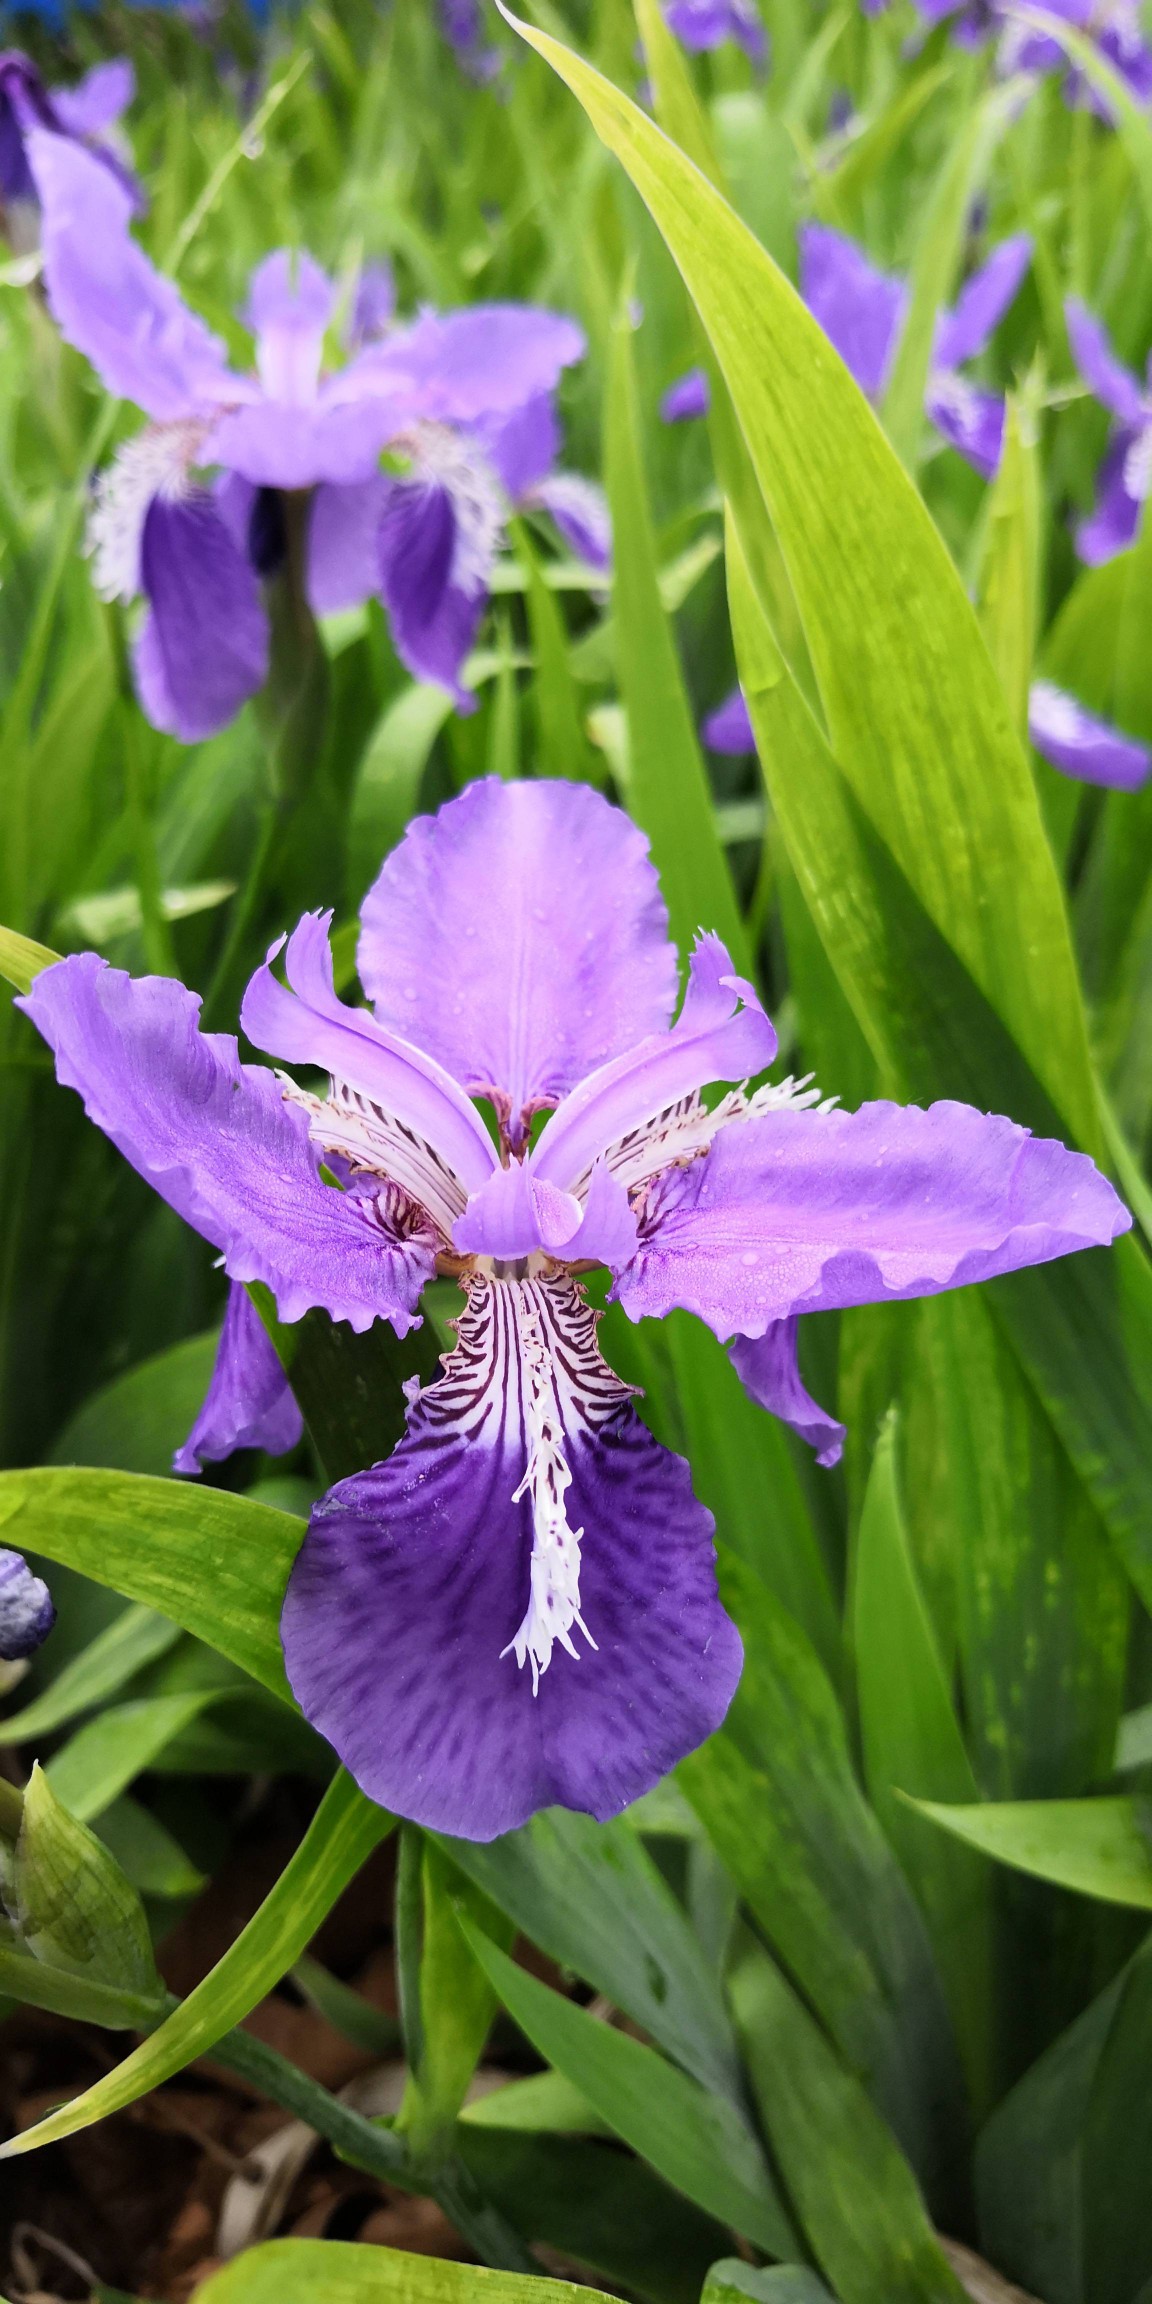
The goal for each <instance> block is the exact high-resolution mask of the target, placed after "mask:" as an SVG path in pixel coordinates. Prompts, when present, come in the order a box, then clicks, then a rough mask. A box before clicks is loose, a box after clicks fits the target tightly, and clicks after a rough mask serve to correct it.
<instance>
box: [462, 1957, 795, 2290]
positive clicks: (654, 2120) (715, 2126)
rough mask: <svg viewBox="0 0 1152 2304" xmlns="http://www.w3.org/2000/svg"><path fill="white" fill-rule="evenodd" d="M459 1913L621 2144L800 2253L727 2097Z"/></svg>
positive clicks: (540, 2045) (520, 2011)
mask: <svg viewBox="0 0 1152 2304" xmlns="http://www.w3.org/2000/svg"><path fill="white" fill-rule="evenodd" d="M457 1917H458V1919H459V1922H460V1926H461V1928H462V1929H463V1931H464V1934H465V1935H466V1937H467V1939H468V1942H469V1944H470V1945H471V1947H472V1950H473V1951H474V1953H475V1954H476V1958H477V1959H478V1961H479V1962H480V1965H481V1967H482V1968H483V1969H484V1970H485V1972H486V1974H487V1976H488V1979H489V1982H490V1983H491V1985H492V1986H493V1989H494V1990H495V1991H496V1992H497V1993H498V1994H499V1997H500V1999H501V2000H502V2001H503V2003H504V2006H505V2007H506V2009H507V2010H508V2013H509V2015H510V2016H511V2017H512V2018H513V2019H514V2021H515V2022H516V2023H517V2024H518V2025H519V2026H520V2029H521V2031H522V2032H525V2033H527V2036H528V2038H529V2040H530V2041H531V2042H532V2045H533V2047H534V2048H535V2049H537V2050H538V2051H539V2054H540V2055H541V2056H543V2057H544V2058H545V2059H546V2061H547V2062H548V2063H549V2064H551V2065H553V2066H554V2067H555V2069H556V2070H557V2071H558V2072H562V2073H563V2075H564V2078H565V2079H566V2080H570V2081H571V2083H572V2086H573V2087H574V2088H577V2089H578V2090H579V2091H580V2094H581V2095H582V2096H583V2097H585V2098H586V2099H587V2101H588V2103H589V2104H590V2105H591V2106H592V2109H593V2111H594V2112H598V2113H599V2114H600V2117H601V2119H602V2120H606V2121H607V2122H608V2125H609V2127H610V2128H612V2129H613V2130H614V2132H615V2134H616V2135H617V2136H619V2137H621V2138H622V2139H623V2141H624V2143H625V2144H630V2145H631V2146H632V2149H633V2151H634V2152H638V2153H639V2154H640V2156H641V2158H642V2159H644V2160H647V2161H648V2163H649V2165H650V2167H653V2168H655V2170H656V2172H657V2174H658V2175H660V2176H663V2177H665V2178H666V2180H667V2182H668V2183H669V2184H673V2185H675V2187H676V2189H677V2191H679V2192H683V2194H684V2196H685V2198H686V2199H688V2200H694V2201H695V2203H696V2206H697V2207H698V2208H703V2209H705V2210H707V2212H708V2213H709V2214H710V2215H712V2216H717V2217H719V2219H720V2221H721V2223H724V2224H731V2225H732V2226H733V2227H734V2229H735V2230H736V2231H737V2232H742V2233H744V2234H745V2236H746V2237H747V2238H748V2239H749V2240H753V2241H755V2242H756V2244H757V2246H758V2247H761V2248H763V2249H765V2250H767V2252H768V2253H769V2254H770V2255H772V2256H785V2257H792V2256H796V2255H798V2254H799V2253H800V2251H799V2249H798V2247H797V2243H796V2239H795V2236H794V2234H793V2232H792V2230H791V2227H790V2225H789V2222H788V2217H787V2215H786V2213H785V2210H784V2208H783V2206H782V2204H781V2202H780V2200H779V2198H778V2197H777V2195H776V2192H775V2189H774V2187H773V2184H772V2179H771V2177H770V2176H769V2173H768V2170H767V2167H766V2165H765V2163H764V2161H763V2160H762V2158H761V2156H760V2153H759V2150H758V2148H757V2146H756V2143H755V2141H754V2139H753V2137H752V2135H751V2132H750V2131H749V2129H748V2128H747V2127H745V2125H744V2122H743V2121H742V2120H741V2118H740V2115H739V2113H738V2112H736V2111H735V2110H734V2109H733V2106H732V2105H731V2104H730V2103H729V2102H728V2101H727V2099H726V2098H724V2097H722V2096H715V2095H712V2094H711V2093H709V2092H708V2091H706V2090H705V2089H703V2088H701V2087H699V2086H698V2085H697V2083H696V2081H695V2080H690V2079H689V2078H688V2077H687V2075H686V2074H685V2073H683V2072H679V2071H677V2069H676V2066H675V2065H674V2064H668V2063H666V2062H665V2060H664V2058H663V2057H662V2056H658V2055H657V2053H656V2050H655V2049H654V2048H646V2047H645V2046H644V2044H643V2042H642V2041H640V2040H633V2039H632V2038H631V2036H630V2034H628V2033H627V2032H618V2031H617V2030H616V2029H615V2027H614V2026H613V2025H610V2024H602V2023H601V2022H599V2020H598V2019H597V2018H596V2017H595V2016H589V2015H588V2013H587V2011H586V2010H585V2009H583V2008H578V2007H577V2006H576V2005H575V2003H574V2002H573V2001H571V2000H565V1999H563V1998H562V1997H561V1995H560V1994H559V1993H558V1992H553V1991H551V1990H550V1989H549V1987H548V1985H547V1984H541V1983H539V1982H538V1981H537V1979H536V1977H535V1976H529V1975H528V1974H527V1972H526V1970H525V1969H523V1968H518V1967H517V1965H516V1962H515V1961H514V1960H510V1959H509V1958H508V1956H507V1954H506V1953H504V1952H501V1951H500V1950H499V1949H498V1947H497V1946H496V1945H495V1944H493V1943H492V1941H491V1938H490V1937H488V1936H485V1934H484V1933H483V1930H482V1929H479V1928H477V1927H475V1926H474V1925H473V1923H472V1922H471V1921H470V1920H469V1919H468V1917H467V1915H466V1913H464V1912H462V1911H461V1912H458V1914H457Z"/></svg>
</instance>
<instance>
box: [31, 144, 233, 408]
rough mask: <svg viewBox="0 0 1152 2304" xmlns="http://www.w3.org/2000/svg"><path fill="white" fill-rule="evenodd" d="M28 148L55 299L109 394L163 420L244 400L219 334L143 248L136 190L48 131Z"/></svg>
mask: <svg viewBox="0 0 1152 2304" xmlns="http://www.w3.org/2000/svg"><path fill="white" fill-rule="evenodd" d="M27 150H28V159H29V163H30V165H31V169H32V174H33V176H34V178H35V180H36V190H37V194H38V196H39V200H40V207H41V211H42V214H41V225H40V232H41V240H42V244H43V249H44V284H45V287H46V289H47V292H48V302H49V304H50V305H51V308H52V313H53V316H54V318H55V320H56V322H57V324H58V326H59V328H60V330H61V333H62V334H63V335H64V336H66V337H67V339H68V342H69V343H70V344H74V345H75V346H76V348H77V350H78V351H80V352H83V353H84V355H85V357H86V358H87V359H89V360H90V361H91V362H92V365H93V367H94V368H95V370H96V372H97V374H98V375H99V377H100V379H101V381H102V382H103V383H104V384H105V385H106V386H107V388H108V390H109V391H110V392H114V393H116V394H117V395H118V396H119V397H120V398H122V399H125V400H134V401H135V403H136V406H137V407H138V408H143V409H145V410H146V411H147V413H148V415H149V416H154V417H156V418H157V419H158V421H160V422H168V421H171V420H173V419H175V418H177V417H181V416H190V415H197V414H200V413H203V412H205V411H207V410H209V409H211V408H212V407H213V406H215V405H216V404H217V403H218V402H219V401H221V400H227V399H235V398H237V397H243V396H244V387H243V386H242V384H241V382H240V380H239V379H238V378H236V377H234V376H232V375H230V373H229V369H228V362H227V357H226V354H225V351H224V346H223V345H222V344H221V343H220V341H219V339H218V337H216V336H213V335H212V333H211V331H210V330H209V329H208V328H206V327H205V325H204V322H203V321H202V320H198V319H197V318H196V316H195V314H194V313H192V312H190V311H189V310H188V307H187V305H186V304H185V303H184V302H183V299H182V298H181V296H180V295H179V293H178V291H177V289H176V288H175V287H174V286H173V284H172V282H171V281H170V280H166V279H164V277H163V275H162V274H161V273H159V272H157V271H156V270H155V268H154V267H153V266H152V265H151V264H150V263H149V262H148V259H147V257H146V256H145V255H144V253H143V251H142V250H141V249H139V248H138V247H137V246H136V243H135V241H134V240H133V238H132V235H131V232H130V230H129V226H130V224H131V221H132V213H133V201H132V196H131V194H130V192H129V191H128V190H127V189H126V188H125V186H124V185H123V184H122V183H121V182H120V181H119V180H118V178H117V177H116V176H114V175H113V174H112V172H111V170H110V169H109V168H108V167H107V166H106V165H105V163H104V162H103V161H102V160H101V159H99V158H98V157H97V156H96V155H95V154H94V153H92V152H89V151H86V150H85V148H84V146H83V145H82V144H77V143H73V142H72V141H71V140H70V139H69V138H68V137H66V136H53V135H51V134H50V133H49V132H48V130H47V129H43V128H37V129H34V130H33V131H32V133H31V135H30V136H29V137H28V140H27Z"/></svg>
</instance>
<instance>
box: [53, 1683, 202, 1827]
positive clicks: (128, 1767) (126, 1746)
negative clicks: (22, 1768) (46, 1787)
mask: <svg viewBox="0 0 1152 2304" xmlns="http://www.w3.org/2000/svg"><path fill="white" fill-rule="evenodd" d="M215 1700H216V1692H215V1690H214V1689H210V1688H208V1689H205V1688H200V1689H193V1690H192V1691H190V1692H189V1693H187V1694H185V1695H181V1696H142V1697H139V1698H137V1699H136V1700H135V1701H134V1702H132V1703H130V1704H115V1705H113V1706H112V1707H111V1709H110V1710H108V1711H104V1712H101V1713H100V1714H99V1716H98V1717H97V1718H96V1719H95V1720H89V1721H87V1722H86V1724H85V1726H84V1727H83V1728H81V1729H79V1730H78V1731H77V1733H76V1735H75V1736H72V1737H70V1738H69V1741H68V1742H67V1744H65V1745H64V1746H63V1748H62V1749H61V1750H60V1751H59V1752H57V1753H56V1754H55V1756H54V1757H53V1758H52V1759H51V1760H50V1761H49V1762H48V1766H47V1769H46V1774H47V1777H48V1780H49V1783H50V1784H51V1786H52V1789H53V1791H54V1793H55V1794H56V1797H57V1799H58V1800H62V1801H63V1802H64V1804H65V1807H67V1808H69V1809H70V1810H71V1812H72V1814H73V1815H74V1816H78V1817H79V1818H80V1820H81V1822H82V1823H88V1822H90V1821H91V1819H92V1818H93V1817H95V1816H101V1815H102V1814H103V1812H104V1810H105V1809H106V1808H108V1807H110V1806H111V1804H112V1802H113V1800H115V1799H116V1798H117V1797H118V1795H119V1794H120V1793H121V1792H124V1791H126V1790H127V1787H128V1786H129V1784H131V1783H132V1781H133V1779H134V1778H135V1777H136V1776H139V1775H140V1773H141V1772H142V1770H143V1769H145V1768H150V1767H151V1766H152V1765H153V1763H154V1762H155V1761H156V1760H158V1759H159V1757H160V1755H161V1753H162V1752H163V1751H164V1748H165V1746H166V1745H168V1744H170V1743H171V1742H172V1740H173V1738H174V1737H176V1736H178V1735H179V1733H180V1730H181V1729H182V1728H186V1727H187V1726H188V1724H189V1722H190V1721H192V1720H195V1719H196V1718H197V1716H198V1714H199V1713H201V1712H203V1710H204V1708H205V1706H206V1705H208V1704H212V1703H214V1702H215Z"/></svg>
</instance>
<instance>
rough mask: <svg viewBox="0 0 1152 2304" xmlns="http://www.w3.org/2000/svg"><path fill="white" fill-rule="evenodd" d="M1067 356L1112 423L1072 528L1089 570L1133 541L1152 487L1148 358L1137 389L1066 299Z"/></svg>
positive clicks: (1086, 317)
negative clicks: (1089, 505)
mask: <svg viewBox="0 0 1152 2304" xmlns="http://www.w3.org/2000/svg"><path fill="white" fill-rule="evenodd" d="M1064 311H1065V317H1066V319H1067V322H1068V341H1069V343H1070V344H1071V346H1072V357H1073V359H1074V360H1075V362H1076V366H1077V367H1078V369H1079V370H1080V374H1081V376H1082V377H1083V379H1084V382H1085V383H1086V385H1087V386H1088V390H1089V391H1090V392H1091V393H1092V394H1093V396H1094V398H1095V399H1097V400H1099V401H1100V402H1101V403H1102V405H1103V406H1104V407H1105V408H1107V409H1109V410H1110V411H1111V413H1112V415H1113V416H1114V417H1115V418H1116V429H1115V431H1114V432H1113V436H1112V439H1111V441H1110V442H1109V445H1108V452H1107V454H1106V456H1105V458H1104V461H1103V463H1102V464H1101V466H1100V470H1099V473H1098V474H1097V479H1096V502H1095V505H1094V506H1093V509H1092V512H1091V514H1090V515H1089V517H1088V519H1087V520H1081V521H1080V523H1079V525H1078V527H1077V529H1076V550H1077V552H1078V554H1079V556H1080V558H1081V560H1084V561H1086V562H1087V564H1088V566H1089V567H1090V568H1095V567H1099V565H1100V563H1101V562H1102V561H1104V560H1112V559H1114V558H1115V556H1116V554H1117V552H1125V551H1127V549H1128V546H1129V545H1130V544H1132V543H1134V542H1135V538H1136V531H1137V529H1138V527H1139V526H1140V508H1141V505H1142V504H1143V502H1144V498H1145V497H1146V495H1147V494H1148V489H1149V484H1150V482H1152V357H1150V359H1149V364H1148V371H1149V372H1148V382H1147V383H1145V384H1141V383H1140V382H1139V381H1138V379H1137V378H1136V377H1135V376H1134V375H1133V374H1132V371H1131V369H1130V368H1126V367H1125V366H1124V363H1123V361H1121V360H1118V359H1117V358H1116V355H1115V353H1114V352H1113V350H1112V347H1111V345H1110V343H1109V341H1108V337H1107V335H1106V333H1105V331H1104V329H1103V328H1102V327H1101V325H1100V322H1099V321H1098V320H1095V319H1093V317H1092V314H1091V313H1090V312H1089V311H1088V310H1087V308H1086V306H1085V305H1083V304H1081V303H1080V302H1079V301H1078V300H1077V298H1076V297H1074V296H1070V297H1069V298H1068V301H1067V303H1066V305H1065V307H1064Z"/></svg>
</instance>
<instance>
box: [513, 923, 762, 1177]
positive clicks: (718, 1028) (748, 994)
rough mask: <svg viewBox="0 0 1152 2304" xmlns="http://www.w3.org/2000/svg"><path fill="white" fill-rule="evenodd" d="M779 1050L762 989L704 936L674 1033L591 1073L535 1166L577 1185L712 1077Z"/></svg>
mask: <svg viewBox="0 0 1152 2304" xmlns="http://www.w3.org/2000/svg"><path fill="white" fill-rule="evenodd" d="M775 1054H776V1034H775V1032H774V1030H773V1028H772V1025H771V1023H770V1021H769V1019H768V1017H767V1016H766V1015H765V1013H764V1009H763V1007H762V1005H761V1002H760V998H759V995H758V993H757V992H756V990H755V987H754V986H753V985H751V984H748V983H746V982H745V980H744V978H743V977H742V976H737V975H736V973H735V970H734V969H733V966H732V962H731V960H730V959H729V957H728V953H727V951H726V950H725V947H724V945H723V944H722V943H721V942H720V938H719V937H718V936H698V937H697V939H696V948H695V950H694V952H693V954H692V960H691V965H690V967H689V970H688V989H687V991H686V992H685V995H684V1005H683V1007H682V1008H681V1010H680V1014H679V1016H678V1017H677V1019H676V1022H675V1024H674V1025H673V1026H672V1029H671V1031H668V1032H661V1033H658V1034H654V1035H653V1036H652V1037H651V1038H650V1039H647V1040H642V1041H640V1043H639V1044H638V1046H636V1047H634V1048H630V1049H628V1050H627V1051H626V1053H625V1054H624V1055H622V1056H617V1057H614V1058H613V1059H612V1060H611V1061H610V1062H609V1063H607V1064H603V1065H601V1067H600V1069H599V1071H597V1072H592V1073H589V1075H588V1077H587V1079H585V1080H582V1081H581V1083H580V1085H579V1087H578V1088H574V1089H573V1090H572V1091H571V1093H570V1094H569V1095H568V1096H566V1097H565V1098H564V1101H563V1103H562V1104H561V1105H560V1106H559V1108H558V1110H557V1112H556V1114H555V1117H554V1118H553V1119H551V1120H550V1121H549V1122H548V1125H547V1127H546V1128H545V1129H544V1131H543V1134H542V1135H541V1137H540V1141H539V1143H538V1144H537V1146H536V1148H535V1150H534V1152H533V1153H532V1167H533V1169H534V1171H535V1173H536V1175H537V1176H538V1177H539V1178H540V1179H541V1181H542V1182H547V1183H552V1184H558V1185H559V1186H560V1187H561V1189H562V1190H571V1189H572V1187H573V1186H574V1185H575V1184H577V1183H578V1182H579V1181H580V1179H581V1178H582V1177H583V1176H584V1175H585V1173H586V1172H587V1170H588V1169H589V1168H590V1167H591V1166H592V1164H593V1162H594V1161H595V1160H598V1159H599V1158H600V1156H601V1154H602V1153H605V1152H607V1151H608V1150H609V1149H610V1147H611V1146H612V1145H614V1144H618V1143H619V1142H620V1141H621V1139H622V1138H623V1137H625V1136H628V1135H630V1134H631V1133H632V1131H633V1129H636V1128H639V1127H640V1126H641V1125H642V1124H643V1123H644V1122H645V1121H650V1120H653V1119H655V1118H656V1117H657V1115H659V1114H660V1113H663V1112H666V1111H667V1110H668V1109H669V1108H670V1107H671V1106H672V1105H674V1104H677V1103H679V1102H680V1101H681V1099H682V1098H684V1097H686V1096H691V1095H692V1094H693V1092H694V1090H696V1089H698V1088H703V1087H706V1086H707V1085H708V1083H709V1082H711V1081H717V1080H748V1079H751V1078H752V1077H753V1076H754V1075H755V1074H756V1073H757V1072H765V1071H767V1068H768V1066H769V1064H770V1063H771V1062H772V1059H773V1057H774V1055H775Z"/></svg>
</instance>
